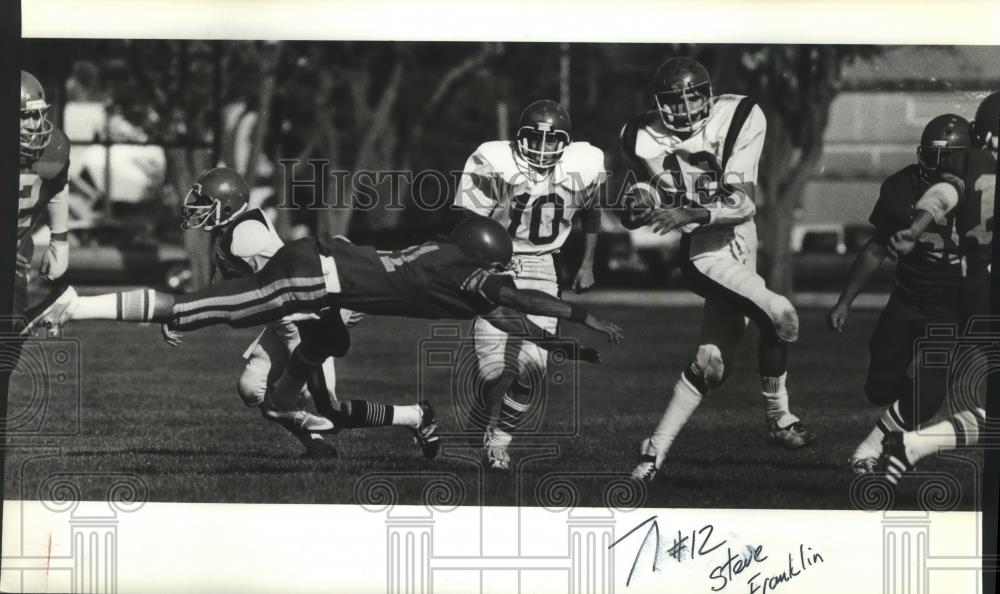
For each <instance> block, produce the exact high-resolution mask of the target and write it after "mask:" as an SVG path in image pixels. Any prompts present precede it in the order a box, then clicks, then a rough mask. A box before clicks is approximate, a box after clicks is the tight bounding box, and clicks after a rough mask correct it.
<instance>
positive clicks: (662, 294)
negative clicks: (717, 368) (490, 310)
mask: <svg viewBox="0 0 1000 594" xmlns="http://www.w3.org/2000/svg"><path fill="white" fill-rule="evenodd" d="M839 296H840V295H839V293H833V292H828V293H805V292H803V293H795V294H794V295H793V296H792V302H793V303H794V304H795V306H796V307H801V308H830V307H833V306H834V304H836V303H837V298H838V297H839ZM563 298H565V299H566V300H567V301H575V302H578V303H581V304H585V305H625V306H636V307H695V306H699V305H701V304H702V303H704V301H705V300H704V299H702V298H701V297H699V296H698V295H695V294H694V293H692V292H690V291H683V290H676V289H670V290H655V289H641V290H627V289H608V290H597V291H590V292H587V293H584V294H583V295H575V294H573V293H571V292H566V293H563ZM888 301H889V294H888V293H869V294H864V293H863V294H861V295H859V296H858V298H857V299H856V300H855V301H854V305H852V306H851V309H868V310H879V309H882V308H883V307H885V304H886V303H887V302H888Z"/></svg>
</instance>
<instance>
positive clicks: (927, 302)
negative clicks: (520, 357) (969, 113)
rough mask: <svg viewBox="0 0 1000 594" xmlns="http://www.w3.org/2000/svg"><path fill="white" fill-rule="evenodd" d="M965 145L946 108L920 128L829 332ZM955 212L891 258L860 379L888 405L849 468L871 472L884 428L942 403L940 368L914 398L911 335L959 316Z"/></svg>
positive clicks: (887, 185)
mask: <svg viewBox="0 0 1000 594" xmlns="http://www.w3.org/2000/svg"><path fill="white" fill-rule="evenodd" d="M969 144H970V135H969V123H968V122H967V121H966V120H965V119H963V118H961V117H959V116H957V115H952V114H946V115H941V116H938V117H936V118H934V119H932V120H931V121H930V122H929V123H928V124H927V125H926V126H925V127H924V130H923V133H922V134H921V137H920V146H919V148H918V149H917V163H913V164H911V165H907V166H906V167H904V168H903V169H901V170H899V171H897V172H896V173H893V174H892V175H890V176H889V177H888V178H887V179H886V180H885V181H884V182H883V183H882V187H881V190H880V191H879V197H878V201H877V202H876V203H875V208H874V209H873V210H872V214H871V216H870V217H869V221H870V222H871V224H872V225H874V226H875V234H874V235H873V236H872V238H871V239H870V240H868V243H866V244H865V246H864V247H863V248H862V249H861V251H860V252H859V253H858V256H857V257H856V258H855V260H854V264H853V265H852V266H851V272H850V276H849V277H848V279H847V283H846V285H845V287H844V290H843V292H842V293H841V295H840V299H839V300H838V301H837V304H836V305H835V306H834V307H833V308H832V309H831V310H830V312H829V313H828V314H827V322H828V323H829V326H830V328H831V329H832V330H835V331H837V332H840V331H842V330H843V328H844V325H845V324H846V323H847V320H848V314H849V311H850V307H851V304H852V303H853V302H854V299H855V298H856V297H857V296H858V294H859V293H860V292H861V291H862V289H863V288H864V286H865V285H866V284H867V282H868V281H869V279H871V277H872V274H874V272H875V271H876V270H877V269H878V268H879V266H880V265H881V264H882V261H883V260H884V259H885V258H886V256H887V255H888V254H889V243H890V239H891V237H892V235H893V234H894V233H896V232H897V231H899V230H900V229H903V228H906V227H908V226H909V225H910V222H911V220H912V218H913V213H914V207H915V206H916V204H917V201H918V200H919V199H920V197H921V196H923V194H924V192H926V191H927V189H928V188H930V187H931V185H933V184H935V183H937V182H940V181H942V180H944V179H945V176H947V175H954V174H955V173H957V172H960V171H961V169H962V167H963V165H964V157H965V153H966V150H967V149H968V147H969ZM953 218H954V217H946V218H945V219H944V220H942V221H941V222H940V223H934V224H932V225H930V226H929V227H928V228H927V230H926V231H925V232H924V233H923V234H922V235H921V237H920V249H918V250H914V251H913V252H912V253H910V254H906V255H903V256H900V257H899V258H898V259H897V261H896V278H895V284H894V286H893V289H892V294H891V295H890V297H889V302H888V304H887V305H886V307H885V309H884V310H883V311H882V314H881V316H879V319H878V323H877V324H876V325H875V329H874V331H873V332H872V336H871V341H870V342H869V345H868V349H869V356H870V359H869V361H870V362H869V365H868V377H867V379H866V380H865V395H866V396H867V397H868V401H869V402H871V403H872V404H875V405H876V406H887V407H888V408H887V409H886V410H885V412H884V413H883V415H882V418H881V419H879V421H878V423H877V424H876V425H875V428H874V429H872V431H871V433H869V435H868V437H866V438H865V439H864V440H863V441H862V442H861V444H860V445H859V446H858V447H857V449H856V450H855V451H854V453H853V455H852V456H851V459H850V464H851V467H852V468H853V469H854V471H855V472H856V473H858V474H867V473H870V472H872V471H873V469H874V467H875V464H876V462H877V461H878V458H879V456H880V455H881V453H882V438H883V437H884V436H885V434H886V433H888V432H890V431H901V430H910V429H914V428H916V427H917V426H919V425H920V424H922V423H925V422H927V421H929V420H930V418H931V417H932V416H933V415H934V414H935V413H936V412H937V411H938V409H939V408H940V406H941V403H942V401H943V398H944V395H945V385H944V383H942V382H941V377H940V374H928V376H927V377H922V378H921V380H920V390H919V395H920V396H921V398H919V399H918V398H916V396H917V394H915V393H914V377H913V372H914V369H915V368H914V366H913V364H912V359H913V344H914V341H916V340H917V339H918V338H920V337H923V336H925V329H926V327H927V325H928V324H941V323H950V324H955V323H958V320H959V305H960V300H959V287H960V285H961V280H962V262H961V255H960V254H959V246H958V236H957V234H956V231H955V225H954V221H953ZM937 384H940V385H937Z"/></svg>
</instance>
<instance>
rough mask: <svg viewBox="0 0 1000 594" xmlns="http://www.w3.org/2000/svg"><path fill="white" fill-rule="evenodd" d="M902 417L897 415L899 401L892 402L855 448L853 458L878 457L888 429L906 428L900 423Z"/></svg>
mask: <svg viewBox="0 0 1000 594" xmlns="http://www.w3.org/2000/svg"><path fill="white" fill-rule="evenodd" d="M902 419H903V418H902V417H901V416H900V415H899V402H893V403H892V406H890V407H889V408H887V409H885V411H884V412H883V413H882V416H881V417H879V420H878V421H876V423H875V427H873V428H872V431H871V433H869V434H868V437H866V438H865V439H864V441H862V442H861V443H860V444H858V447H857V449H856V450H854V457H855V458H878V457H879V456H881V455H882V438H884V437H885V434H886V433H888V432H890V431H899V432H903V431H906V429H905V428H904V427H903V425H902Z"/></svg>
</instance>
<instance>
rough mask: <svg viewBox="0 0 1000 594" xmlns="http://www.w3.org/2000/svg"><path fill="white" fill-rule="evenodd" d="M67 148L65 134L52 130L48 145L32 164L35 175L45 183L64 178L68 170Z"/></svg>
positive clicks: (67, 142) (56, 129) (67, 141)
mask: <svg viewBox="0 0 1000 594" xmlns="http://www.w3.org/2000/svg"><path fill="white" fill-rule="evenodd" d="M69 147H70V144H69V138H67V137H66V133H65V132H63V131H62V130H60V129H59V128H55V129H53V130H52V139H51V140H50V141H49V145H48V146H46V147H45V150H44V151H42V154H41V156H40V157H38V160H37V161H35V163H34V166H33V169H34V170H35V173H37V174H38V176H39V177H41V178H42V179H43V180H45V181H52V180H58V179H60V178H61V177H64V176H65V175H66V173H67V171H68V170H69Z"/></svg>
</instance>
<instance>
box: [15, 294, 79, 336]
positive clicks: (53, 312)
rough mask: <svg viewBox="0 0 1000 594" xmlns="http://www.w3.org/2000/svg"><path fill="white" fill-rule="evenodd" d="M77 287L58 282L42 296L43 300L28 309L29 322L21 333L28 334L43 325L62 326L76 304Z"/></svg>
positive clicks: (50, 326) (26, 313)
mask: <svg viewBox="0 0 1000 594" xmlns="http://www.w3.org/2000/svg"><path fill="white" fill-rule="evenodd" d="M77 297H78V295H77V294H76V289H74V288H73V287H71V286H70V285H68V284H65V283H58V284H56V286H55V287H53V288H52V290H51V291H49V292H48V294H47V295H45V297H44V298H42V300H41V302H39V303H38V304H37V305H35V306H33V307H31V308H29V309H28V311H26V312H25V317H26V318H28V324H27V325H26V326H25V327H24V328H23V329H22V330H21V335H22V336H26V335H28V334H30V333H31V331H32V330H34V329H35V328H38V327H42V326H48V327H49V328H62V326H63V325H64V324H66V322H68V321H69V317H70V315H71V314H72V313H73V307H74V306H75V305H76V299H77Z"/></svg>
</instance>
